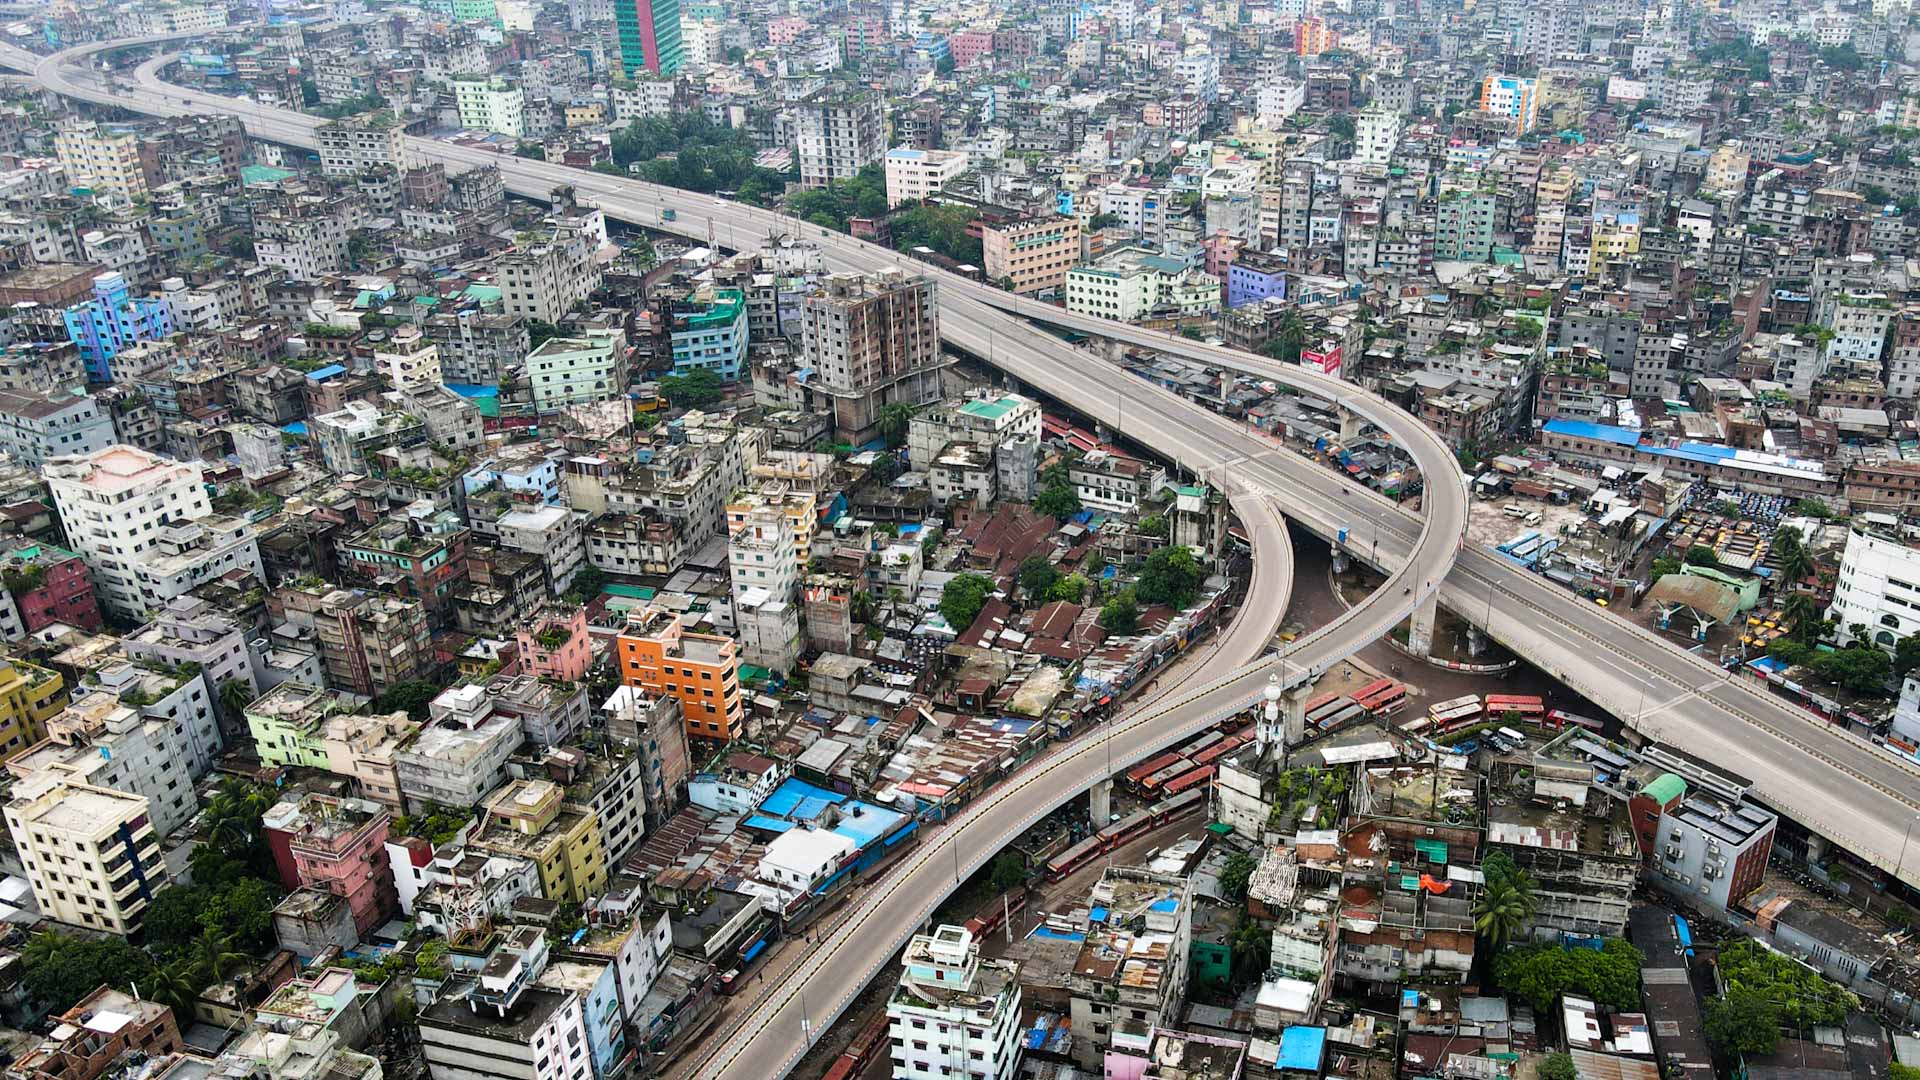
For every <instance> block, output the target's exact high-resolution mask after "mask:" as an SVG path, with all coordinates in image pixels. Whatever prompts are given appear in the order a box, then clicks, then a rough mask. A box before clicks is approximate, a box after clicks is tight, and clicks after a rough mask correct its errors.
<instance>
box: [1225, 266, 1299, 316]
mask: <svg viewBox="0 0 1920 1080" xmlns="http://www.w3.org/2000/svg"><path fill="white" fill-rule="evenodd" d="M1269 296H1277V297H1279V298H1280V299H1282V300H1285V299H1286V298H1287V275H1286V272H1285V271H1284V270H1282V269H1281V268H1280V264H1279V261H1278V260H1275V259H1268V258H1264V257H1262V256H1261V255H1259V254H1258V253H1257V252H1246V253H1242V254H1241V255H1240V256H1239V257H1238V258H1236V259H1235V260H1234V261H1233V262H1232V263H1230V264H1229V265H1228V266H1227V306H1228V307H1229V308H1237V307H1244V306H1245V305H1247V304H1254V303H1258V302H1260V301H1262V300H1265V299H1266V298H1267V297H1269Z"/></svg>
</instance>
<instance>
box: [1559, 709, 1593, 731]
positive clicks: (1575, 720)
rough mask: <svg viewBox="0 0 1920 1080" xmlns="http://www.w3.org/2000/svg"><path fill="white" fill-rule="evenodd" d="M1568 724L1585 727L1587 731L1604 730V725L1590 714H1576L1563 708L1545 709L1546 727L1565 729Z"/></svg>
mask: <svg viewBox="0 0 1920 1080" xmlns="http://www.w3.org/2000/svg"><path fill="white" fill-rule="evenodd" d="M1569 724H1571V725H1573V726H1574V727H1583V728H1586V729H1587V730H1588V731H1604V730H1605V728H1604V726H1603V725H1602V724H1601V723H1600V721H1598V720H1595V719H1594V718H1592V717H1590V716H1577V715H1575V714H1573V713H1570V712H1567V711H1566V710H1565V709H1548V710H1547V726H1548V727H1550V728H1552V729H1553V730H1555V731H1565V730H1566V728H1567V725H1569Z"/></svg>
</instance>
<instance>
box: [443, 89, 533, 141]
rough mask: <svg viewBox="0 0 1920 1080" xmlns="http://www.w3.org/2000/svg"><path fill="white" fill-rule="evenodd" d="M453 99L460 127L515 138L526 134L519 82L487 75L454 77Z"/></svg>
mask: <svg viewBox="0 0 1920 1080" xmlns="http://www.w3.org/2000/svg"><path fill="white" fill-rule="evenodd" d="M453 100H454V104H455V106H456V107H457V108H458V109H459V111H460V126H461V127H470V128H479V129H480V130H482V131H491V132H495V133H497V134H500V135H506V136H510V137H512V138H515V139H517V138H519V137H520V136H521V135H524V134H525V133H526V130H527V122H526V111H527V98H526V94H525V93H524V92H523V91H522V90H521V88H520V85H519V84H518V83H514V82H509V81H508V80H506V79H502V78H498V77H489V76H486V75H460V76H456V77H455V78H454V80H453Z"/></svg>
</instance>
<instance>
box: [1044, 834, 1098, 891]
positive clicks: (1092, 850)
mask: <svg viewBox="0 0 1920 1080" xmlns="http://www.w3.org/2000/svg"><path fill="white" fill-rule="evenodd" d="M1105 850H1106V848H1105V846H1104V845H1103V844H1102V843H1101V841H1100V837H1099V836H1098V835H1094V836H1089V837H1087V838H1086V839H1085V840H1082V841H1080V842H1079V843H1077V844H1075V845H1073V846H1072V847H1070V848H1068V849H1067V850H1065V851H1063V852H1061V853H1060V854H1058V855H1055V856H1054V857H1053V858H1051V859H1048V860H1047V880H1048V881H1059V880H1060V879H1061V878H1063V877H1066V876H1067V875H1068V874H1071V873H1073V872H1074V871H1075V870H1078V869H1080V868H1081V867H1083V866H1085V865H1087V864H1088V863H1090V862H1092V861H1093V860H1094V857H1095V856H1097V855H1099V854H1100V853H1101V852H1102V851H1105Z"/></svg>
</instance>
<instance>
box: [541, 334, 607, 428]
mask: <svg viewBox="0 0 1920 1080" xmlns="http://www.w3.org/2000/svg"><path fill="white" fill-rule="evenodd" d="M626 354H627V350H626V336H625V335H624V334H622V333H620V332H619V331H618V330H590V331H588V332H587V333H586V334H585V335H584V336H582V337H556V338H548V339H547V340H546V341H543V342H541V343H540V347H539V348H537V349H535V350H533V351H532V352H531V353H528V354H527V385H528V386H529V387H530V388H531V389H532V391H533V409H534V411H535V412H537V413H550V412H558V411H560V410H561V409H563V408H565V407H567V406H568V405H583V404H589V403H591V402H595V401H606V400H608V399H609V398H616V397H619V396H620V395H621V394H622V393H624V392H625V391H626V388H627V380H626V370H627V364H626V359H627V355H626Z"/></svg>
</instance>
